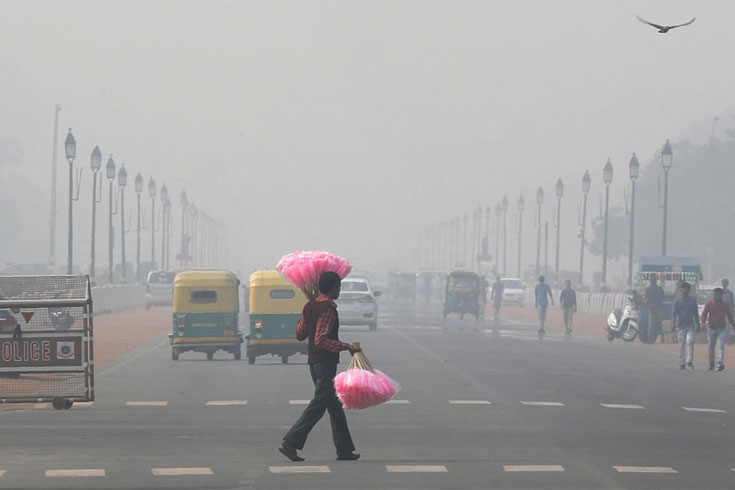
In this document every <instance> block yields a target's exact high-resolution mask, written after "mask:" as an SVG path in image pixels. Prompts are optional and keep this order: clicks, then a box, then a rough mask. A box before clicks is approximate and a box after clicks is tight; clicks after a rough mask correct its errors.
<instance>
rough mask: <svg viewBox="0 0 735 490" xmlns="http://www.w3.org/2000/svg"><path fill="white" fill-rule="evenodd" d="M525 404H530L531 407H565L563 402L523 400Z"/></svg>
mask: <svg viewBox="0 0 735 490" xmlns="http://www.w3.org/2000/svg"><path fill="white" fill-rule="evenodd" d="M521 403H522V404H524V405H528V406H531V407H563V406H565V405H564V404H563V403H560V402H524V401H522V402H521Z"/></svg>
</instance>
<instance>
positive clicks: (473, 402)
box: [449, 400, 492, 405]
mask: <svg viewBox="0 0 735 490" xmlns="http://www.w3.org/2000/svg"><path fill="white" fill-rule="evenodd" d="M449 403H451V404H452V405H492V403H490V402H489V401H487V400H449Z"/></svg>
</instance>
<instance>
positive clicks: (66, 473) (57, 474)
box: [3, 469, 107, 478]
mask: <svg viewBox="0 0 735 490" xmlns="http://www.w3.org/2000/svg"><path fill="white" fill-rule="evenodd" d="M3 473H4V472H3ZM106 475H107V474H106V473H105V470H104V469H93V470H46V477H47V478H65V477H88V476H106Z"/></svg>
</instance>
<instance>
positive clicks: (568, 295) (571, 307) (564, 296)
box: [559, 279, 577, 337]
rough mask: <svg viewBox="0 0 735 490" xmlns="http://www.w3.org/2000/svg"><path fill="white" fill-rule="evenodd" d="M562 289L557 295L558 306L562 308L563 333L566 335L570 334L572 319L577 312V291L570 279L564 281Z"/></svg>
mask: <svg viewBox="0 0 735 490" xmlns="http://www.w3.org/2000/svg"><path fill="white" fill-rule="evenodd" d="M564 286H565V287H564V289H562V290H561V294H560V295H559V306H561V307H562V309H563V310H564V333H565V334H566V335H567V337H569V336H571V335H572V321H573V319H574V314H575V313H576V312H577V292H576V291H574V289H572V281H570V280H569V279H567V280H566V281H564Z"/></svg>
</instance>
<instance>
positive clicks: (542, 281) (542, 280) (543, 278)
mask: <svg viewBox="0 0 735 490" xmlns="http://www.w3.org/2000/svg"><path fill="white" fill-rule="evenodd" d="M544 281H546V278H545V277H544V276H538V282H539V283H541V284H543V283H544Z"/></svg>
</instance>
